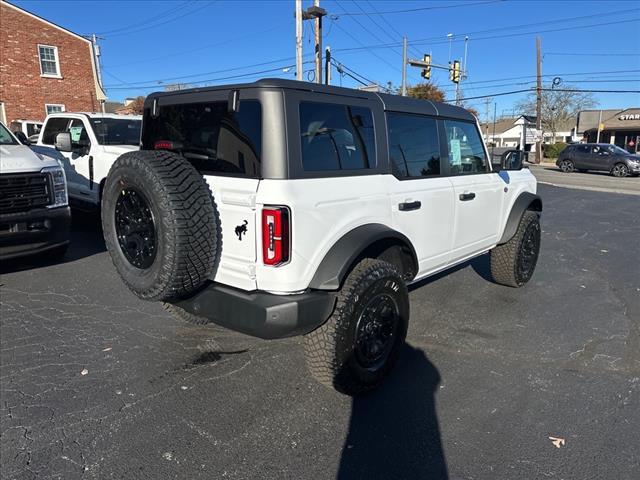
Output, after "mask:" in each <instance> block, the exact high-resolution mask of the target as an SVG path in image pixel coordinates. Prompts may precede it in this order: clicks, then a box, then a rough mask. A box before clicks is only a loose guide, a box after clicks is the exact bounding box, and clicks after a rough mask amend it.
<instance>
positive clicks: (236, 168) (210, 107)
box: [142, 100, 262, 177]
mask: <svg viewBox="0 0 640 480" xmlns="http://www.w3.org/2000/svg"><path fill="white" fill-rule="evenodd" d="M142 148H143V149H145V150H153V149H155V148H162V149H169V150H172V151H175V152H177V153H180V154H181V155H183V156H184V157H185V158H187V159H188V160H189V161H190V162H191V163H192V164H193V165H194V166H195V167H196V168H197V169H198V170H199V171H200V172H201V173H205V174H206V173H209V174H227V175H234V176H246V177H259V176H260V174H261V170H260V166H261V161H260V151H261V148H262V112H261V108H260V103H259V102H258V101H255V100H243V101H241V102H240V108H239V109H238V111H237V112H230V111H229V110H228V108H227V102H226V101H225V102H207V103H189V104H183V105H167V106H161V107H160V108H159V114H158V116H157V117H156V118H153V117H152V116H151V114H150V111H149V110H148V109H147V110H145V117H144V132H143V134H142Z"/></svg>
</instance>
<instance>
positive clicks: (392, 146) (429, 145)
mask: <svg viewBox="0 0 640 480" xmlns="http://www.w3.org/2000/svg"><path fill="white" fill-rule="evenodd" d="M387 128H388V129H389V157H390V159H391V167H392V168H393V172H394V174H395V175H396V176H398V177H426V176H430V175H439V174H440V142H439V141H438V124H437V122H436V120H435V119H433V118H429V117H422V116H420V115H409V114H404V113H388V114H387Z"/></svg>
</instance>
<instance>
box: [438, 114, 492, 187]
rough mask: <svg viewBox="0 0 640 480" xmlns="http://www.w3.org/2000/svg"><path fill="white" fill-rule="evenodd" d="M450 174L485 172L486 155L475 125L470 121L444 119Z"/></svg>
mask: <svg viewBox="0 0 640 480" xmlns="http://www.w3.org/2000/svg"><path fill="white" fill-rule="evenodd" d="M444 128H445V132H446V134H447V143H448V147H449V171H450V174H451V175H470V174H474V173H486V172H487V156H486V154H485V152H484V146H483V144H482V139H481V138H480V134H479V132H478V129H477V128H476V125H475V124H474V123H471V122H462V121H458V120H445V121H444Z"/></svg>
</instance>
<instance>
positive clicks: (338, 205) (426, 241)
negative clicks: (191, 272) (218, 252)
mask: <svg viewBox="0 0 640 480" xmlns="http://www.w3.org/2000/svg"><path fill="white" fill-rule="evenodd" d="M472 177H473V179H472ZM456 178H461V177H439V178H428V179H424V180H422V179H418V180H407V181H399V180H397V179H396V178H395V177H394V176H392V175H367V176H351V177H343V178H339V177H338V178H335V177H334V178H324V179H323V178H317V179H315V178H314V179H296V180H261V181H260V182H259V185H256V187H257V193H256V197H255V201H256V204H255V205H256V208H255V212H256V213H255V215H253V216H250V215H249V213H248V209H247V208H246V207H244V208H238V207H235V208H236V209H233V208H231V207H229V206H228V205H227V202H225V201H224V192H225V191H226V189H227V185H225V186H224V187H223V188H217V189H216V191H218V192H220V191H221V192H222V195H220V194H218V195H216V197H215V198H216V199H217V202H218V208H219V209H220V212H221V213H220V216H221V219H222V223H223V245H224V246H223V249H222V258H221V262H220V268H219V272H218V274H217V275H216V278H215V279H216V281H219V282H222V283H226V284H228V285H232V286H235V287H238V288H243V289H247V287H248V286H252V287H253V288H257V289H259V290H266V291H269V292H274V293H294V292H300V291H303V290H305V289H306V288H308V286H309V283H310V282H311V279H312V278H313V276H314V274H315V272H316V270H317V269H318V266H319V265H320V263H321V262H322V260H323V259H324V257H325V255H326V254H327V252H328V251H329V250H330V249H331V247H332V246H333V245H334V244H335V243H336V242H337V241H338V240H339V239H340V238H342V237H343V236H344V235H346V234H347V233H349V232H350V231H351V230H353V229H355V228H357V227H359V226H361V225H366V224H370V223H379V224H382V225H388V226H390V227H391V228H393V229H395V230H397V231H398V232H400V233H402V234H404V235H405V236H406V237H407V238H409V240H411V242H412V244H413V246H414V248H415V250H416V254H417V256H418V262H419V270H418V273H417V275H416V277H415V279H414V281H418V280H421V279H423V278H425V277H427V276H429V275H432V274H434V273H437V272H439V271H441V270H444V269H446V268H448V267H451V266H453V265H455V264H457V263H460V262H463V261H465V260H467V259H469V258H472V257H474V256H477V255H479V254H482V253H485V252H486V251H488V250H490V249H491V248H493V247H494V246H495V245H496V244H497V242H498V241H499V239H500V236H501V235H502V231H503V230H504V228H505V225H506V221H507V218H508V216H509V212H510V211H511V207H512V206H513V203H514V202H515V200H516V198H517V197H518V195H520V194H521V193H522V192H525V191H527V192H531V193H535V190H536V189H535V178H534V177H533V175H532V174H531V172H530V171H529V170H528V169H523V170H521V171H508V172H507V171H503V172H500V173H486V174H478V175H469V176H467V177H466V179H467V181H466V184H465V186H459V187H458V190H456V185H455V182H454V180H455V179H456ZM209 179H211V180H209ZM208 180H209V181H210V184H215V183H217V181H218V180H219V181H220V182H222V183H223V184H224V182H229V181H230V180H231V179H229V178H223V177H208ZM233 180H235V181H236V182H237V183H235V184H234V188H235V189H238V184H240V183H245V184H246V185H247V190H249V191H251V189H252V188H253V187H249V183H247V182H255V180H248V179H233ZM470 180H472V181H470ZM253 185H254V184H252V186H253ZM421 187H422V188H421ZM229 188H231V187H229ZM465 189H468V190H471V191H475V192H476V193H477V196H476V198H475V199H474V200H472V201H470V202H462V201H460V200H459V198H458V191H460V190H462V191H464V190H465ZM221 199H222V200H221ZM414 200H419V201H421V203H422V207H421V208H420V209H419V210H414V211H399V209H398V204H399V203H401V202H405V201H414ZM478 200H480V202H478V203H476V204H474V203H473V202H476V201H478ZM221 205H222V207H221ZM265 205H272V206H273V205H286V206H288V207H289V208H290V209H291V225H292V232H291V238H292V252H291V259H290V261H289V262H288V263H287V264H285V265H281V266H278V267H271V266H266V265H263V264H262V258H261V252H262V234H261V228H260V221H261V219H260V211H261V209H262V208H263V206H265ZM469 205H474V208H471V207H470V206H469ZM476 205H477V207H476ZM223 209H224V210H223ZM243 215H245V216H243ZM227 216H228V218H229V219H228V220H227ZM247 217H248V219H249V222H251V223H253V224H254V225H255V251H251V252H250V253H248V250H246V251H240V250H238V248H240V247H239V244H240V243H241V242H238V239H237V237H236V236H235V234H234V232H233V228H235V226H236V225H240V224H241V222H242V220H244V219H245V218H247ZM251 223H250V224H251ZM229 224H230V226H229ZM234 237H235V238H234ZM248 239H249V237H247V240H248ZM454 245H457V246H458V248H457V249H454V248H453V247H454ZM227 249H228V251H227ZM254 252H255V256H254V257H253V258H255V259H256V260H255V283H251V282H250V281H248V280H245V276H244V275H246V273H243V275H239V274H238V272H239V270H238V269H239V268H241V271H242V272H251V265H250V262H249V258H250V256H249V255H253V254H254ZM238 254H239V255H238ZM241 278H242V281H240V279H241Z"/></svg>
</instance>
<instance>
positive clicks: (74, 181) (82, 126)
mask: <svg viewBox="0 0 640 480" xmlns="http://www.w3.org/2000/svg"><path fill="white" fill-rule="evenodd" d="M141 124H142V118H141V117H140V116H139V115H114V114H108V113H107V114H105V113H69V112H62V113H52V114H51V115H49V116H47V118H46V119H45V121H44V126H43V128H42V129H41V130H40V136H39V137H38V143H37V145H33V146H32V147H31V148H32V149H33V150H35V151H37V152H39V153H42V154H44V155H48V156H51V157H54V158H56V159H57V160H59V161H60V163H61V164H62V165H63V166H64V170H65V173H66V175H67V183H68V185H69V201H70V202H71V204H72V206H74V207H78V208H83V209H87V210H95V209H97V208H98V207H99V206H100V195H101V192H102V188H103V186H104V180H105V179H106V178H107V173H109V169H110V168H111V165H113V162H115V161H116V159H117V158H118V157H119V156H120V155H122V154H123V153H125V152H131V151H133V150H137V149H138V148H140V127H141Z"/></svg>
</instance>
